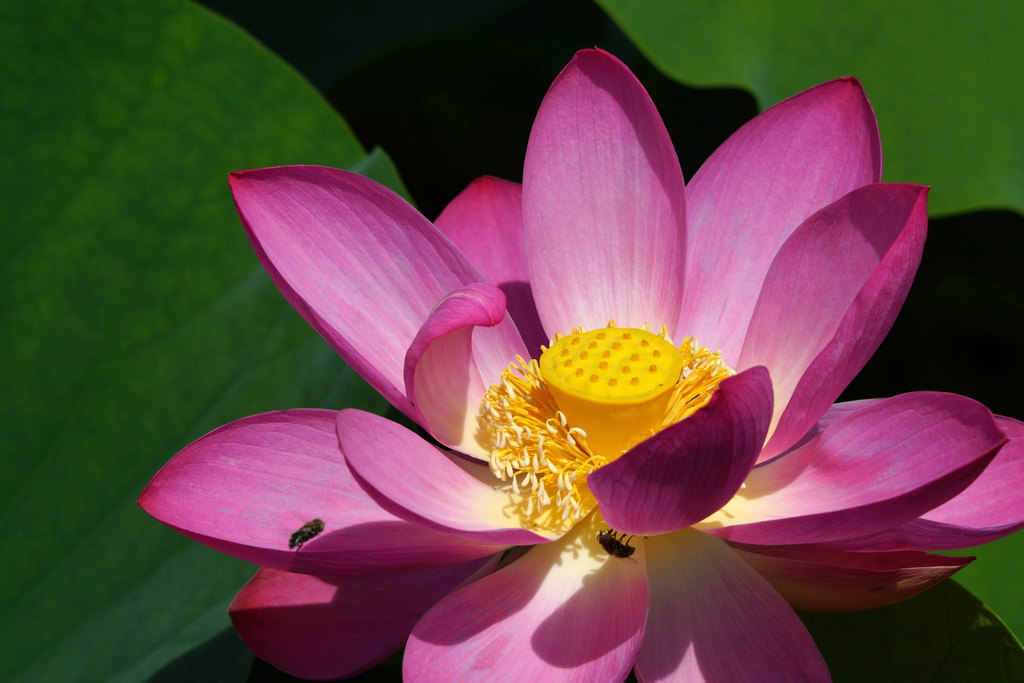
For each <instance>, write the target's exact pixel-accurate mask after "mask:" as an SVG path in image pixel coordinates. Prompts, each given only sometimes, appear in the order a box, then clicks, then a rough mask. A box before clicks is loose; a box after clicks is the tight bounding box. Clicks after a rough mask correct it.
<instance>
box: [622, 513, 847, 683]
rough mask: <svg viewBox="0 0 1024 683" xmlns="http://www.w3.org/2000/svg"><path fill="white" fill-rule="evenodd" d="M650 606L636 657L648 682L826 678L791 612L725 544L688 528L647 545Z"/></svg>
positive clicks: (825, 670) (639, 671)
mask: <svg viewBox="0 0 1024 683" xmlns="http://www.w3.org/2000/svg"><path fill="white" fill-rule="evenodd" d="M646 545H647V566H648V576H649V580H650V582H651V608H650V613H649V614H648V617H647V635H646V637H645V638H644V644H643V647H642V648H641V649H640V655H639V656H638V657H637V662H636V673H637V678H638V679H639V680H640V681H641V682H642V683H653V682H654V681H680V683H682V682H684V681H750V682H751V683H753V682H755V681H765V680H779V681H827V680H829V675H828V668H827V667H826V666H825V662H824V660H823V659H822V658H821V655H820V654H819V653H818V649H817V647H815V645H814V641H813V640H811V636H810V634H809V633H807V629H805V628H804V625H803V623H801V621H800V619H799V618H798V617H797V616H796V613H795V612H793V610H792V608H790V606H789V605H787V604H786V601H785V600H784V599H783V598H782V596H780V595H779V594H778V593H776V592H775V590H774V589H773V588H772V587H771V586H770V585H768V582H767V581H765V580H764V579H762V578H761V577H760V576H758V575H757V572H755V571H754V570H752V569H751V568H750V567H748V566H747V565H746V564H744V562H743V561H742V560H741V559H740V558H739V557H737V555H736V553H734V552H733V551H732V550H731V549H730V548H729V547H728V546H727V545H726V544H725V543H723V542H722V541H720V540H718V539H716V538H713V537H711V536H706V535H705V534H702V533H700V532H698V531H694V530H693V529H685V530H683V531H678V532H676V533H673V534H669V535H666V536H657V537H654V538H650V539H647V540H646Z"/></svg>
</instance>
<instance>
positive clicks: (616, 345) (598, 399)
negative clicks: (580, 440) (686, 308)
mask: <svg viewBox="0 0 1024 683" xmlns="http://www.w3.org/2000/svg"><path fill="white" fill-rule="evenodd" d="M684 361H685V358H684V356H683V354H682V353H680V352H679V349H677V348H676V347H675V346H673V345H672V344H671V342H669V341H668V340H667V339H665V338H664V337H660V336H658V335H656V334H652V333H650V332H648V331H647V330H639V329H633V328H621V329H620V328H613V327H606V328H603V329H600V330H592V331H590V332H583V333H573V334H571V335H567V336H564V337H561V338H556V339H555V340H554V343H553V344H552V345H551V347H550V348H549V349H547V350H546V351H544V353H543V354H542V355H541V357H540V372H541V377H543V379H544V382H545V383H546V384H547V388H548V390H549V391H550V392H551V394H552V395H553V396H554V397H555V401H556V402H557V403H558V407H559V408H561V409H562V411H563V412H564V413H565V414H566V417H567V418H569V420H570V422H572V424H574V425H576V426H578V427H579V428H581V429H582V430H583V431H585V432H586V433H587V444H588V445H589V446H590V448H591V450H592V451H594V452H595V453H601V454H602V455H604V456H605V457H606V458H608V459H609V460H611V459H613V458H615V457H617V456H618V455H619V454H620V453H621V452H622V450H623V447H624V445H625V444H627V443H629V442H630V440H631V439H632V437H634V436H636V435H637V434H639V433H642V432H647V431H650V430H651V429H654V427H656V426H657V425H658V424H659V423H660V422H661V420H662V418H663V417H664V415H665V412H666V410H667V409H668V403H669V400H670V399H671V394H672V389H673V388H674V387H675V385H676V381H677V380H678V379H679V376H680V375H681V374H682V371H683V364H684Z"/></svg>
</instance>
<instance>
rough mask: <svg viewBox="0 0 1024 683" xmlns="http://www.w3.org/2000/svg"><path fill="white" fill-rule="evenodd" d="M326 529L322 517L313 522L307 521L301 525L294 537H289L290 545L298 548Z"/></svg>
mask: <svg viewBox="0 0 1024 683" xmlns="http://www.w3.org/2000/svg"><path fill="white" fill-rule="evenodd" d="M323 530H324V522H323V520H322V519H314V520H313V521H312V522H306V523H305V524H303V525H302V526H300V527H299V530H298V531H296V532H295V533H294V534H292V537H291V538H289V539H288V547H289V548H295V549H296V550H298V549H300V548H301V547H302V544H303V543H305V542H307V541H311V540H313V539H314V538H316V537H317V536H319V535H320V532H321V531H323Z"/></svg>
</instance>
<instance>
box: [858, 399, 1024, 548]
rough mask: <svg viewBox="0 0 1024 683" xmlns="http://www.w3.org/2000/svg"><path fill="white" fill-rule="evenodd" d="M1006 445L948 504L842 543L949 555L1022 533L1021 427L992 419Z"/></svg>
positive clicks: (1023, 466)
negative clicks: (1004, 438)
mask: <svg viewBox="0 0 1024 683" xmlns="http://www.w3.org/2000/svg"><path fill="white" fill-rule="evenodd" d="M996 424H997V425H998V426H999V428H1000V429H1001V430H1002V431H1003V433H1004V434H1006V435H1007V436H1008V437H1009V438H1010V440H1009V441H1008V442H1006V444H1005V445H1004V446H1003V447H1002V448H1000V449H999V452H998V453H996V457H994V458H993V459H992V462H991V463H989V466H988V467H986V468H985V471H984V472H982V473H981V474H980V475H979V476H978V478H977V479H975V480H974V481H973V482H972V483H971V485H970V486H968V487H967V488H966V489H965V490H964V491H963V492H962V493H960V494H959V495H957V496H956V497H954V498H952V499H950V500H949V501H947V502H946V503H943V504H942V505H940V506H938V507H937V508H935V509H933V510H929V511H928V512H926V513H924V514H923V515H921V517H920V518H919V519H914V520H911V521H909V522H906V523H905V524H901V525H900V526H898V527H896V528H894V529H888V530H885V531H881V532H879V533H877V534H873V535H871V536H867V537H864V538H856V539H852V540H849V541H844V542H842V544H841V545H842V547H844V548H850V549H853V550H904V549H912V550H953V549H956V548H968V547H971V546H975V545H981V544H982V543H988V542H990V541H995V540H998V539H1000V538H1003V537H1004V536H1007V535H1009V534H1011V533H1013V532H1014V531H1017V530H1018V529H1022V528H1024V424H1022V423H1020V422H1018V421H1017V420H1013V419H1010V418H1007V417H999V416H996Z"/></svg>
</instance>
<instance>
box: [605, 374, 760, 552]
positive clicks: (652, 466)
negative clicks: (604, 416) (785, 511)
mask: <svg viewBox="0 0 1024 683" xmlns="http://www.w3.org/2000/svg"><path fill="white" fill-rule="evenodd" d="M771 400H772V385H771V380H769V379H768V372H767V371H766V370H765V369H764V368H761V367H757V368H751V369H750V370H747V371H745V372H742V373H740V374H738V375H735V376H733V377H729V378H728V379H726V380H724V381H723V382H722V383H721V384H720V385H719V387H718V389H717V390H716V391H715V393H714V395H713V396H712V397H711V400H710V401H709V402H708V404H707V405H706V406H704V407H703V408H701V409H700V410H698V411H697V412H696V413H694V414H693V415H691V416H690V417H688V418H687V419H685V420H683V421H681V422H678V423H677V424H675V425H672V426H671V427H669V428H667V429H664V430H662V431H661V432H659V433H657V434H655V435H654V436H652V437H651V438H649V439H647V440H646V441H644V442H642V443H640V444H639V445H637V446H635V447H634V448H632V449H631V450H629V451H627V452H626V453H624V454H623V455H622V456H620V457H619V458H618V459H617V460H615V461H613V462H611V463H610V464H608V465H605V466H604V467H602V468H600V469H598V470H596V471H594V472H593V473H592V474H591V475H590V476H589V477H587V485H588V486H589V487H590V490H591V492H592V493H593V494H594V497H595V498H597V502H598V504H599V505H600V506H601V513H602V514H603V515H604V518H605V519H606V520H607V521H608V524H610V525H611V526H612V527H613V528H614V529H616V530H618V531H622V532H625V533H627V534H638V535H651V534H663V533H668V532H670V531H675V530H677V529H683V528H685V527H688V526H690V525H691V524H694V523H695V522H699V521H700V520H702V519H704V518H705V517H707V516H708V515H710V514H711V513H712V512H714V511H715V510H718V509H719V508H720V507H722V505H724V504H725V503H726V502H727V501H728V500H729V499H730V498H732V496H733V494H734V493H736V490H737V489H738V488H739V487H740V484H742V483H743V480H744V479H746V477H747V475H748V474H749V473H750V469H751V468H752V467H753V466H754V461H755V460H756V459H757V454H758V452H759V451H760V450H761V445H762V444H763V443H764V438H765V435H766V434H767V432H768V421H769V420H770V419H771V411H772V409H771Z"/></svg>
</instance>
